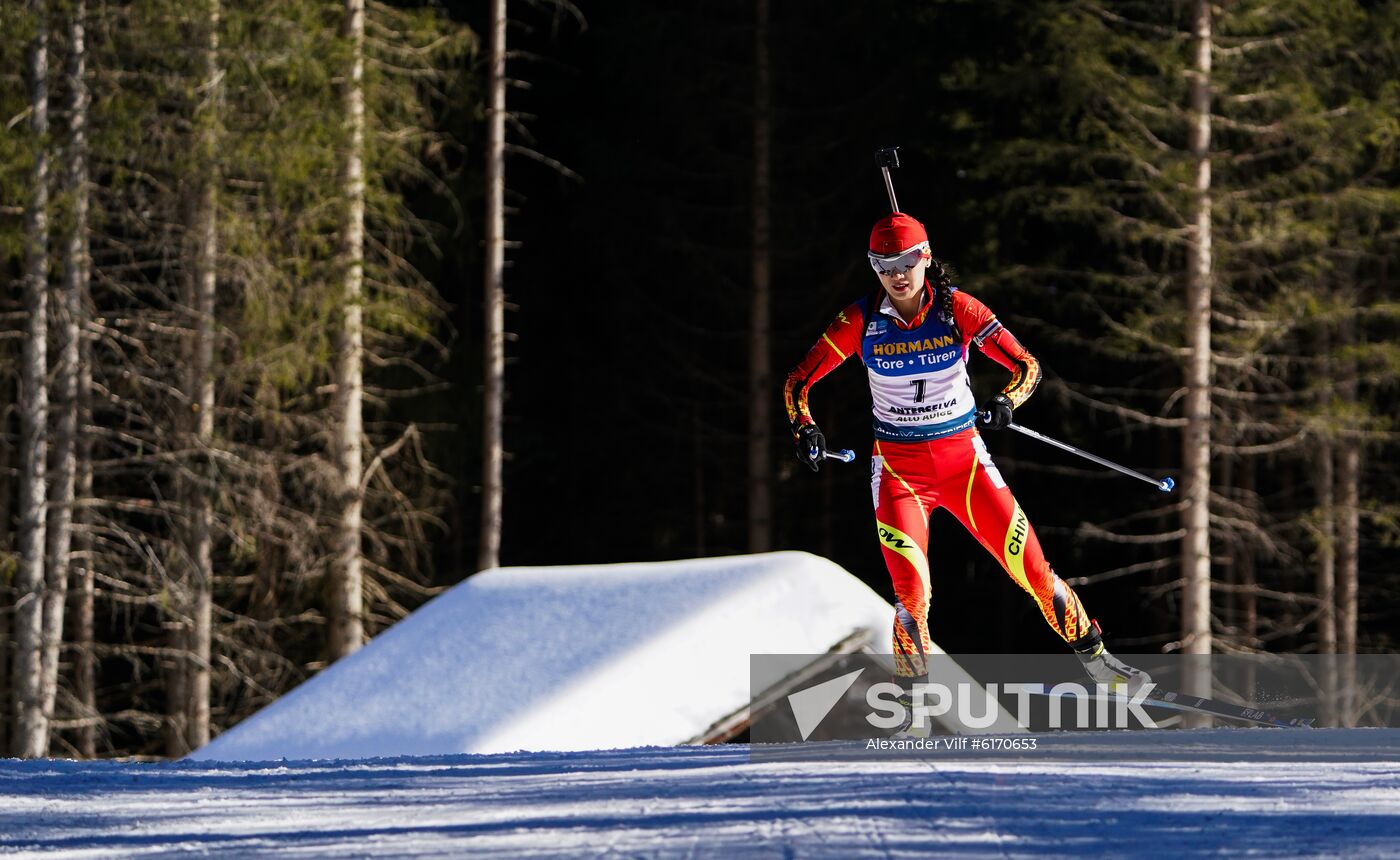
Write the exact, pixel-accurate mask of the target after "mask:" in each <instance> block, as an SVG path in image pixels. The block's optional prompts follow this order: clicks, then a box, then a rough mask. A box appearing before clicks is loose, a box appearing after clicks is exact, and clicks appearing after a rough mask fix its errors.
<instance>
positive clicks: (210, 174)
mask: <svg viewBox="0 0 1400 860" xmlns="http://www.w3.org/2000/svg"><path fill="white" fill-rule="evenodd" d="M219 13H220V9H219V0H208V7H207V9H206V15H207V17H206V20H205V27H206V29H207V31H206V33H205V37H206V42H205V46H204V86H203V91H204V104H203V105H202V106H201V107H200V110H199V113H200V116H199V118H198V126H199V136H200V141H199V146H200V151H201V155H200V160H201V162H202V164H203V169H202V170H201V172H200V178H199V198H198V203H197V209H196V215H195V219H194V230H195V253H194V270H193V273H192V279H193V287H194V307H193V311H194V313H193V319H192V323H193V325H192V328H191V335H192V336H193V338H194V343H193V344H192V349H191V350H190V358H191V362H190V371H189V373H190V381H189V386H188V391H189V392H190V395H191V398H192V403H191V406H192V408H193V410H194V415H193V416H192V417H193V419H194V420H193V421H192V424H193V429H194V434H193V436H194V438H193V439H192V440H191V443H192V444H191V445H190V446H189V450H191V451H193V452H195V454H194V466H195V472H196V474H197V475H198V479H197V480H195V481H193V482H190V490H191V494H190V495H191V498H190V499H189V507H190V512H191V523H190V526H191V528H190V545H189V547H188V552H189V558H190V577H189V587H190V591H191V598H192V599H191V606H190V635H189V641H188V642H187V643H186V645H187V647H188V648H189V650H188V652H187V657H186V659H187V660H188V669H187V671H186V673H185V674H186V678H187V684H188V686H187V688H186V691H185V692H186V696H187V699H186V716H185V745H186V747H187V748H189V749H191V750H195V749H199V748H200V747H202V746H204V745H205V744H206V743H208V742H209V661H210V649H211V643H212V640H213V630H212V629H211V628H212V624H213V581H214V562H213V528H214V507H213V495H214V486H213V481H214V476H213V474H212V468H211V461H210V458H209V450H210V448H211V446H212V445H213V443H214V301H215V295H216V290H217V287H218V280H217V278H218V250H219V249H218V241H219V240H218V214H217V207H218V177H219V170H218V160H217V157H216V154H215V148H216V146H217V144H218V131H217V129H218V122H219V105H220V98H219V93H220V77H221V71H220V69H219Z"/></svg>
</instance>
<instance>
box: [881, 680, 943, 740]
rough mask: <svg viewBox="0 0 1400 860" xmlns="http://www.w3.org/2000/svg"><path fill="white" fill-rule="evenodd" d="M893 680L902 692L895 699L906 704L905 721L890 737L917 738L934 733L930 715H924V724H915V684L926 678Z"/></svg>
mask: <svg viewBox="0 0 1400 860" xmlns="http://www.w3.org/2000/svg"><path fill="white" fill-rule="evenodd" d="M892 680H893V681H894V683H896V684H898V685H899V689H900V694H899V695H898V696H896V697H895V701H896V702H899V703H900V704H901V705H903V706H904V722H903V723H902V724H901V725H900V726H899V728H897V729H895V730H894V734H892V735H890V737H891V738H892V739H894V740H917V739H920V738H927V737H929V736H930V735H932V734H933V720H932V719H931V718H929V717H928V716H925V717H924V720H923V725H922V726H918V725H915V724H914V685H915V684H916V683H923V681H924V679H923V678H904V677H895V678H893V679H892Z"/></svg>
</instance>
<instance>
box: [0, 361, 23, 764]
mask: <svg viewBox="0 0 1400 860" xmlns="http://www.w3.org/2000/svg"><path fill="white" fill-rule="evenodd" d="M13 353H14V350H13V349H12V348H11V341H8V340H0V366H5V365H8V364H9V363H10V362H11V361H13ZM0 402H4V403H18V402H19V393H18V392H17V391H16V382H15V380H14V378H13V377H12V376H11V375H10V374H8V373H0ZM10 415H11V410H8V409H4V410H0V552H3V553H4V554H5V556H6V557H7V558H13V557H14V552H13V549H14V541H15V538H16V535H15V533H14V532H13V531H12V530H11V528H10V524H11V519H10V515H11V513H13V511H12V508H11V501H12V498H13V496H14V493H15V487H14V483H13V479H12V478H11V470H13V469H14V468H15V450H14V445H12V444H11V443H10V439H11V438H12V436H11V426H10V425H11V420H10ZM15 594H16V591H15V572H14V570H13V569H12V568H11V567H10V566H9V565H8V564H0V757H3V756H7V755H9V752H10V731H11V729H12V727H13V725H14V719H13V716H14V714H13V711H12V703H13V702H14V695H13V690H12V688H11V684H10V668H11V664H12V662H13V660H14V656H15V655H14V641H13V638H12V637H13V633H14V611H15Z"/></svg>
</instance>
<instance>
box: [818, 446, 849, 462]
mask: <svg viewBox="0 0 1400 860" xmlns="http://www.w3.org/2000/svg"><path fill="white" fill-rule="evenodd" d="M822 455H823V456H824V457H826V458H827V459H828V460H840V461H841V462H842V463H849V462H851V461H852V460H854V459H855V458H856V452H855V451H852V450H851V449H850V448H842V449H841V450H840V451H823V452H822Z"/></svg>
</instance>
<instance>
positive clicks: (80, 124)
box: [43, 0, 88, 714]
mask: <svg viewBox="0 0 1400 860" xmlns="http://www.w3.org/2000/svg"><path fill="white" fill-rule="evenodd" d="M84 13H85V3H84V0H77V2H76V3H75V4H74V6H73V9H72V10H71V11H70V16H71V17H70V19H69V24H68V41H69V45H68V71H67V78H68V81H67V87H68V152H67V158H66V161H67V164H66V165H65V167H66V169H65V171H64V176H63V182H64V187H65V190H66V191H67V194H68V197H69V199H70V201H71V206H72V211H71V212H70V213H69V216H68V219H67V223H65V225H64V241H63V285H62V289H61V291H60V292H59V296H58V301H57V302H56V303H55V310H56V311H57V313H56V314H55V315H54V316H55V318H56V322H57V323H58V325H57V326H56V327H55V331H56V332H57V335H58V337H57V346H58V350H57V353H58V354H57V356H56V358H57V361H56V363H55V367H54V372H53V395H54V397H53V412H52V415H51V417H52V418H53V452H52V455H51V457H52V462H53V475H52V478H51V480H50V484H49V524H48V559H47V561H46V571H45V577H46V579H47V581H48V587H47V590H46V591H45V594H44V657H43V669H44V678H43V697H44V712H45V713H50V714H51V713H53V710H54V702H55V701H56V699H57V694H58V668H59V656H60V649H61V647H62V645H63V622H64V616H65V609H66V605H67V602H68V580H69V577H70V575H71V570H72V567H71V560H72V547H73V500H74V492H75V489H76V485H77V472H78V375H79V364H80V354H79V353H80V349H79V343H80V340H81V338H82V327H83V320H84V310H85V308H86V300H87V283H86V280H85V278H86V275H87V271H88V266H87V215H88V197H87V163H86V159H87V128H86V123H87V99H88V95H87V83H86V81H85V79H84V74H85V67H86V59H87V58H86V54H85V50H86V40H85V31H84V20H83V18H84Z"/></svg>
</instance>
